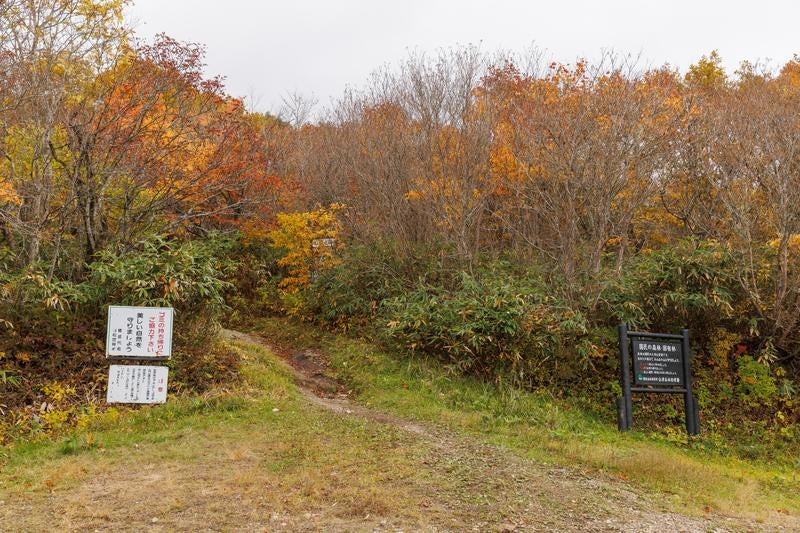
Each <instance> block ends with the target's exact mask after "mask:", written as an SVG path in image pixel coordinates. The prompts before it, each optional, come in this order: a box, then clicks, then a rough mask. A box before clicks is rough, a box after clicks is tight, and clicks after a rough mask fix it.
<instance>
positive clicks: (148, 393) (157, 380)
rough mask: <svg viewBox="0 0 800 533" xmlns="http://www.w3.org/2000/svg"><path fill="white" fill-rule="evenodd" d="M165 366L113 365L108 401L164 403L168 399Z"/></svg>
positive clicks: (109, 375) (109, 380)
mask: <svg viewBox="0 0 800 533" xmlns="http://www.w3.org/2000/svg"><path fill="white" fill-rule="evenodd" d="M168 371H169V369H168V368H167V367H165V366H134V365H111V366H110V368H109V369H108V394H107V396H106V401H107V402H108V403H164V402H166V401H167V373H168Z"/></svg>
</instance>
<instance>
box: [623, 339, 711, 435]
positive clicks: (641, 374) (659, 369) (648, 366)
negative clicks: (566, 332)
mask: <svg viewBox="0 0 800 533" xmlns="http://www.w3.org/2000/svg"><path fill="white" fill-rule="evenodd" d="M631 352H633V353H632V355H633V369H631V361H630V359H631V358H630V355H631ZM619 363H620V385H621V387H622V396H620V397H618V398H617V422H618V424H619V429H620V431H628V430H629V429H631V428H632V427H633V400H632V397H633V394H634V393H637V394H638V393H646V394H651V393H655V394H681V395H683V406H684V412H685V415H686V417H685V420H686V432H687V433H689V435H697V434H698V433H700V421H699V416H698V415H699V413H698V411H697V402H696V401H695V399H694V395H693V394H692V369H691V353H690V350H689V330H687V329H684V330H683V331H681V334H680V335H677V334H672V333H647V332H636V331H628V326H627V324H620V325H619ZM631 373H632V374H633V380H631ZM631 381H633V383H631Z"/></svg>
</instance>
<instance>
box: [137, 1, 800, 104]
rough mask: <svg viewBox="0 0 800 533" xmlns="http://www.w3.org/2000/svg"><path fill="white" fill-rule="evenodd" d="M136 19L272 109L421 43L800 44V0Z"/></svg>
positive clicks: (639, 47) (673, 55) (269, 7)
mask: <svg viewBox="0 0 800 533" xmlns="http://www.w3.org/2000/svg"><path fill="white" fill-rule="evenodd" d="M134 2H135V4H134V5H133V6H132V7H131V8H129V10H128V14H129V19H130V20H131V21H133V22H134V24H135V28H136V30H137V33H138V34H139V35H140V36H141V37H144V38H149V37H151V36H153V35H155V34H156V33H161V32H164V33H167V34H168V35H170V36H172V37H174V38H176V39H179V40H181V41H192V42H199V43H203V44H205V45H206V47H207V56H206V63H207V64H208V66H207V69H206V73H207V74H208V75H209V76H213V75H222V76H224V77H225V78H226V86H227V88H228V92H229V93H230V94H232V95H234V96H239V97H247V98H249V99H251V104H252V105H254V107H255V108H257V109H259V110H262V111H273V112H274V111H277V110H278V109H279V107H280V105H281V99H282V97H283V96H285V95H287V94H288V93H290V92H298V93H301V94H305V95H313V96H315V97H316V98H318V99H319V100H320V103H321V104H322V105H326V104H328V103H329V102H330V101H331V100H332V99H334V98H336V97H338V96H339V95H341V93H342V91H343V90H344V88H345V87H346V86H347V85H351V86H355V87H359V86H361V85H362V84H363V83H364V82H365V81H366V79H367V76H368V75H369V73H370V72H372V71H373V70H375V69H376V68H378V67H380V66H382V65H384V64H387V63H388V64H392V63H396V62H398V61H399V60H401V59H403V58H404V57H405V56H406V55H407V54H408V52H409V51H410V50H413V51H431V52H435V51H436V50H437V49H438V48H441V47H449V46H453V45H462V44H480V46H481V49H482V50H484V51H486V52H493V51H496V50H498V49H503V50H511V51H518V52H519V51H523V50H524V49H526V48H529V47H530V45H531V44H535V45H536V46H537V47H539V48H542V49H545V50H546V51H547V53H548V55H549V56H552V57H553V58H554V59H557V60H559V61H564V62H571V61H574V60H575V59H576V58H577V57H587V58H589V59H591V58H592V57H597V56H598V54H599V53H600V51H601V50H602V49H613V50H615V51H617V52H623V53H633V54H640V53H641V54H642V57H643V58H644V59H645V61H646V63H647V64H652V65H661V64H663V63H670V64H671V65H674V66H677V67H679V68H680V69H681V70H684V69H685V68H686V67H687V66H688V65H690V64H691V63H693V62H695V61H696V60H697V59H698V58H699V57H700V56H701V55H703V54H708V52H710V51H711V50H713V49H717V50H718V51H719V52H720V54H721V55H722V58H723V59H724V61H725V65H726V66H727V67H728V68H729V70H731V71H732V70H734V69H735V67H736V66H737V65H738V64H739V62H740V61H741V60H743V59H749V60H765V59H769V60H771V64H772V65H773V66H780V65H781V64H783V63H785V62H786V61H788V60H789V59H791V57H792V56H793V55H794V54H795V53H800V38H798V37H800V32H799V31H798V28H800V26H799V24H800V1H798V0H794V1H792V0H750V1H746V0H729V1H722V0H660V1H655V0H595V1H590V0H561V1H559V0H547V1H546V2H539V1H535V0H527V1H526V0H483V1H480V2H478V1H474V0H427V1H425V0H408V1H402V2H401V1H394V2H388V1H382V0H328V1H326V0H263V1H257V0H134Z"/></svg>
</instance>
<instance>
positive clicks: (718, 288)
mask: <svg viewBox="0 0 800 533" xmlns="http://www.w3.org/2000/svg"><path fill="white" fill-rule="evenodd" d="M738 283H739V282H738V280H737V278H736V260H735V257H734V256H733V254H731V252H729V251H728V249H727V248H725V247H724V246H722V245H721V244H719V243H717V242H715V241H699V240H695V239H688V240H684V241H680V242H678V243H677V244H675V245H673V246H666V247H664V248H661V249H659V250H655V251H651V252H643V253H641V254H640V255H638V256H636V257H635V258H634V259H633V260H631V261H629V262H628V264H627V265H626V269H625V271H624V273H623V275H622V276H621V277H620V278H619V279H618V280H617V281H616V282H614V283H612V284H610V285H609V286H608V287H607V289H606V290H605V292H604V294H603V298H604V300H605V302H607V304H608V306H609V311H610V316H612V317H613V318H614V319H615V320H616V321H623V322H627V323H628V324H629V325H630V326H631V327H632V328H652V329H655V330H658V331H668V332H670V331H678V330H679V329H681V328H684V327H687V328H689V329H691V330H692V331H693V332H694V333H695V334H700V335H704V334H705V332H709V333H710V332H712V331H715V330H717V329H718V328H720V327H723V326H724V324H725V322H726V321H731V320H736V317H735V314H734V312H733V311H734V306H735V305H736V304H737V303H738V302H741V301H742V300H743V298H740V295H739V294H738V293H737V291H738V290H739V284H738Z"/></svg>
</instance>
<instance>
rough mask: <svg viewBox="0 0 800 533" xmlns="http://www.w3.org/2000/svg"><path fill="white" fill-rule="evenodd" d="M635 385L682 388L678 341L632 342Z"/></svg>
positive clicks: (680, 350)
mask: <svg viewBox="0 0 800 533" xmlns="http://www.w3.org/2000/svg"><path fill="white" fill-rule="evenodd" d="M633 379H634V383H635V384H636V385H672V386H680V387H683V386H684V380H683V350H682V349H681V343H680V342H679V341H660V340H655V339H634V340H633Z"/></svg>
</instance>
